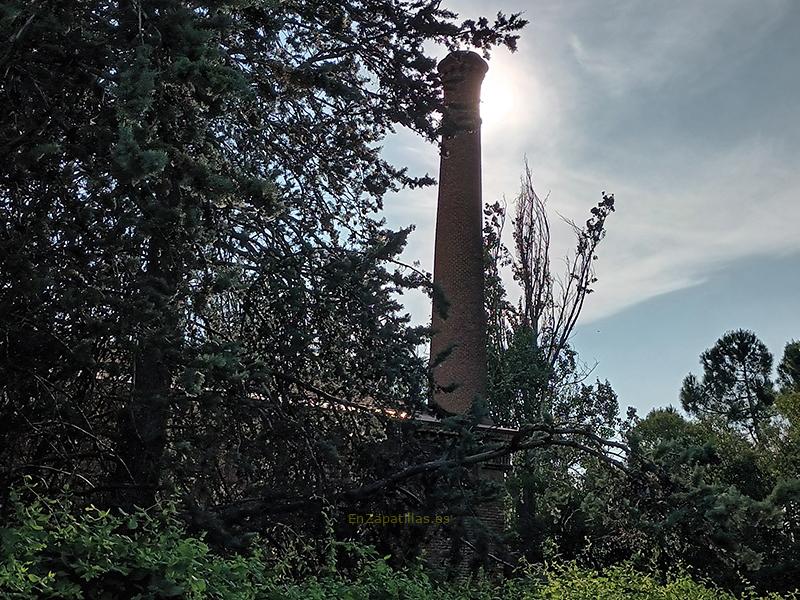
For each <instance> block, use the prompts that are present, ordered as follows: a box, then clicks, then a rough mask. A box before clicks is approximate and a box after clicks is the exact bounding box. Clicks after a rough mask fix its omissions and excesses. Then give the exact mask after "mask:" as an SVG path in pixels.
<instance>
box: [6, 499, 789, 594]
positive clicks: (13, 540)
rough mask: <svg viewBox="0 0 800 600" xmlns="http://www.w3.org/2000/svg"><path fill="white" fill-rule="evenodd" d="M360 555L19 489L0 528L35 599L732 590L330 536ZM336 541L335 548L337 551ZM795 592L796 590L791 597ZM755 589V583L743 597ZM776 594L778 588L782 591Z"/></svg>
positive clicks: (680, 578) (24, 589)
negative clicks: (304, 569) (232, 548)
mask: <svg viewBox="0 0 800 600" xmlns="http://www.w3.org/2000/svg"><path fill="white" fill-rule="evenodd" d="M330 543H331V544H333V545H338V546H339V547H340V548H339V549H341V550H343V551H345V552H349V553H350V554H351V555H352V554H355V555H357V556H358V557H359V565H360V566H359V568H357V569H355V570H351V571H349V572H348V574H347V575H345V574H343V573H340V572H337V571H336V569H335V565H328V568H327V569H326V570H325V571H324V572H321V573H320V574H318V575H316V576H305V577H303V578H302V579H293V578H290V577H288V576H286V575H285V574H284V573H285V572H286V569H283V568H282V565H281V562H280V560H278V561H277V562H276V561H275V560H274V559H273V558H272V557H269V560H268V557H267V556H266V554H265V553H264V551H263V550H262V549H261V548H260V547H259V543H258V541H257V540H256V542H255V543H254V544H253V546H252V549H251V550H250V552H249V553H248V554H246V555H244V554H241V555H234V556H220V555H218V554H216V553H214V552H213V551H212V549H211V548H210V547H209V546H208V545H207V544H206V543H205V542H204V541H203V539H202V537H198V536H192V535H189V534H188V533H187V532H186V530H185V529H184V527H183V525H182V523H181V522H180V520H179V519H178V517H177V516H176V510H175V506H174V505H173V504H169V503H167V504H163V505H161V506H158V507H156V508H154V509H151V510H147V511H144V510H140V511H138V512H136V513H135V514H130V515H128V514H125V513H122V512H116V513H114V512H111V511H108V510H101V509H99V508H96V507H94V506H89V507H85V508H82V509H80V510H77V509H76V508H75V507H74V506H73V505H71V504H70V503H69V502H68V501H67V500H64V499H60V500H53V499H48V498H44V497H42V496H38V495H37V496H36V498H35V499H34V500H33V501H31V502H27V503H22V502H21V501H19V500H16V501H15V503H14V507H13V514H12V517H11V519H9V523H8V524H7V526H6V527H4V528H2V529H0V559H1V560H0V596H2V597H3V598H9V599H29V598H30V599H32V598H75V599H83V598H87V599H88V598H102V599H104V600H114V599H122V598H125V599H128V598H148V599H150V598H152V599H163V598H187V599H199V598H204V599H205V598H210V599H220V600H251V599H252V600H279V599H280V600H283V599H285V600H313V599H319V600H323V599H328V598H332V599H334V598H335V599H342V600H384V599H385V600H388V599H397V600H400V599H408V600H433V599H437V600H503V599H508V600H512V599H514V600H516V599H522V600H596V599H604V600H605V599H608V600H615V599H629V598H641V599H657V600H658V599H662V600H706V599H719V600H729V599H730V600H734V598H735V597H734V596H733V595H731V594H729V593H726V592H722V591H719V590H716V589H715V588H713V587H710V586H707V585H704V584H703V583H700V582H697V581H695V580H693V579H691V578H690V577H689V576H688V575H686V574H679V575H676V576H674V577H673V578H671V579H669V580H667V581H665V582H662V581H659V580H658V579H657V578H655V577H653V576H651V575H648V574H643V573H641V572H638V571H636V570H634V569H633V568H632V567H631V566H629V565H621V566H618V567H614V568H612V569H607V570H605V571H603V572H596V571H592V570H587V569H583V568H580V567H578V566H577V565H575V564H572V563H570V564H565V565H557V566H549V567H546V568H542V567H532V566H531V567H527V568H525V569H523V570H521V572H520V575H521V576H520V577H517V578H513V579H507V580H502V581H497V580H491V579H488V578H485V577H478V578H475V579H473V580H471V581H463V582H460V583H458V584H452V583H449V584H441V583H437V582H435V581H434V580H432V579H431V578H430V577H429V576H428V575H427V574H426V572H425V570H424V569H423V568H422V567H421V566H420V565H415V566H413V567H411V568H408V569H393V568H391V567H389V565H388V564H387V563H386V559H387V558H388V557H380V556H378V555H377V554H376V553H375V551H374V550H373V549H371V548H367V547H363V546H356V545H355V544H349V543H338V542H333V541H331V542H330ZM335 554H336V553H335V552H334V553H331V556H335ZM792 597H794V596H792ZM745 598H748V599H755V598H757V596H756V595H755V594H752V593H751V594H749V595H747V596H745ZM770 598H776V599H777V598H780V597H779V596H777V595H774V596H770Z"/></svg>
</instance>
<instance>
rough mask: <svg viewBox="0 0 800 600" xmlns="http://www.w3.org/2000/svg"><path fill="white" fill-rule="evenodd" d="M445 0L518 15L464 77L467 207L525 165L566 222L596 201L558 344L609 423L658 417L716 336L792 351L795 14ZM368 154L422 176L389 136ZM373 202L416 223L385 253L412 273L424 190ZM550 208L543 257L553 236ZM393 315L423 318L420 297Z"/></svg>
mask: <svg viewBox="0 0 800 600" xmlns="http://www.w3.org/2000/svg"><path fill="white" fill-rule="evenodd" d="M445 6H447V7H448V8H451V9H452V10H454V11H455V12H458V13H459V14H460V15H461V16H462V17H464V18H466V17H474V16H477V15H480V14H484V13H488V14H489V15H491V14H492V13H493V12H496V11H497V10H503V11H505V12H524V13H525V17H526V18H527V19H529V20H530V21H531V23H530V24H529V25H528V27H526V28H525V30H524V31H523V34H522V38H521V40H520V44H519V51H518V52H517V53H515V54H510V53H508V52H506V51H497V52H495V53H494V55H493V57H492V59H491V61H490V69H489V73H488V75H487V78H486V80H485V82H484V86H483V98H484V102H483V105H482V112H483V120H484V126H483V180H484V187H483V194H484V201H494V200H497V199H500V198H502V197H503V196H505V197H506V198H507V199H508V201H509V203H511V202H512V201H513V198H514V196H515V195H516V193H517V190H518V188H519V176H520V172H521V169H522V165H523V157H524V156H526V155H527V157H528V161H529V163H530V166H531V169H532V171H533V175H534V184H535V185H536V188H537V191H538V193H539V195H540V196H543V195H545V194H547V193H548V192H549V193H550V202H549V206H550V208H551V209H552V210H553V211H555V212H557V213H559V214H561V215H564V216H565V217H569V218H572V219H574V220H576V221H578V222H581V221H582V220H584V219H585V218H586V216H587V215H588V211H589V209H590V208H591V207H592V206H593V205H594V204H595V203H596V202H597V201H598V200H599V199H600V197H601V196H600V194H601V192H602V191H603V190H606V191H609V192H613V193H614V194H615V196H616V199H617V209H618V210H617V212H616V213H615V214H614V215H612V217H611V219H610V221H609V223H608V230H609V231H608V236H607V238H606V240H605V241H604V242H603V244H602V247H601V249H600V252H599V255H600V259H599V261H598V263H597V276H598V278H599V282H598V283H597V285H596V287H595V289H596V292H595V293H594V294H592V295H591V297H590V298H589V302H588V304H587V306H586V309H585V312H584V314H583V317H582V320H581V322H580V325H579V328H578V330H577V332H576V335H575V337H574V339H573V345H574V346H575V347H576V349H577V350H578V351H579V352H580V353H581V356H582V358H583V360H584V361H586V362H588V363H592V364H593V363H594V362H597V367H596V369H595V372H594V373H595V375H596V376H597V377H600V378H608V379H609V380H610V381H611V383H612V385H613V386H614V388H615V389H616V390H617V392H618V393H619V395H620V404H621V405H622V407H623V410H624V407H626V406H628V405H632V406H635V407H637V408H638V409H639V411H640V413H645V412H646V411H647V410H648V409H649V408H651V407H653V406H664V405H667V404H670V403H677V393H678V389H679V387H680V384H681V381H682V379H683V377H684V376H685V375H686V373H687V372H688V371H689V370H696V369H697V367H698V356H699V354H700V352H702V351H703V350H704V349H706V348H708V347H710V346H711V345H712V344H713V343H714V342H715V341H716V339H717V338H718V337H719V336H720V335H721V334H722V333H724V332H725V331H726V330H730V329H735V328H740V327H743V328H750V329H753V330H754V331H755V332H756V333H757V334H758V335H759V336H760V337H761V338H762V339H763V341H764V342H765V343H766V344H767V345H768V346H769V348H770V349H771V350H772V352H773V353H774V354H775V355H776V359H778V358H779V357H780V354H781V352H782V349H783V345H784V344H785V343H786V342H787V341H789V340H790V339H800V310H798V306H800V302H798V300H800V235H798V229H799V227H798V224H800V197H798V195H799V194H798V190H800V118H798V117H799V116H800V115H798V112H800V111H799V110H798V106H799V105H800V66H798V57H800V2H796V1H794V0H758V1H754V0H724V1H723V0H720V1H712V0H704V1H702V2H694V1H689V0H682V1H676V2H661V3H654V2H648V3H644V2H614V1H610V0H609V1H602V2H601V1H597V0H591V1H590V0H575V1H565V0H562V1H552V2H551V1H545V2H537V3H526V2H520V1H518V0H504V1H503V2H499V3H497V4H494V5H492V6H491V7H489V8H486V5H485V4H484V5H483V6H484V7H483V8H482V7H481V5H480V4H479V3H477V2H470V1H466V0H455V1H453V0H451V1H450V2H447V1H445ZM443 56H444V54H443V53H442V57H443ZM385 150H386V154H387V156H388V157H389V158H390V159H392V160H393V161H395V162H397V163H400V164H405V165H409V166H410V167H411V169H412V170H414V171H416V172H417V173H421V172H428V173H431V174H432V175H434V176H436V174H437V171H438V154H437V149H436V148H435V147H433V146H430V145H426V144H424V143H422V142H420V141H419V140H418V139H415V138H414V137H413V136H411V135H409V134H408V133H406V132H402V131H401V132H398V134H397V135H395V136H393V137H392V138H391V139H390V140H388V141H387V143H386V144H385ZM385 206H386V216H387V218H388V220H389V222H390V223H391V224H392V225H396V226H400V225H406V224H409V223H414V224H415V225H416V226H417V229H416V231H415V233H414V234H413V235H412V238H411V240H410V244H409V247H408V249H407V250H406V253H405V258H406V259H407V260H409V261H415V260H416V261H419V262H420V264H421V265H422V266H423V267H424V268H426V269H428V270H430V269H431V268H432V261H433V231H434V224H435V210H436V190H435V189H434V188H428V189H425V190H414V191H410V190H407V191H403V192H400V193H398V194H397V195H395V196H392V197H390V198H388V199H387V201H386V205H385ZM555 212H554V213H552V220H553V225H554V231H553V248H552V251H551V254H552V256H553V257H556V258H558V257H561V256H563V255H564V254H565V253H566V252H567V251H568V250H569V248H570V247H571V246H572V244H573V240H572V238H571V237H570V232H569V230H568V229H567V228H566V227H565V226H561V225H560V224H558V217H557V216H556V214H555ZM555 268H557V267H555ZM406 306H407V307H408V309H409V311H410V312H411V313H412V315H413V316H414V317H415V319H416V320H417V321H419V322H426V321H427V320H428V319H429V313H430V309H429V307H428V303H427V300H426V299H425V298H423V297H417V296H409V297H408V298H407V299H406Z"/></svg>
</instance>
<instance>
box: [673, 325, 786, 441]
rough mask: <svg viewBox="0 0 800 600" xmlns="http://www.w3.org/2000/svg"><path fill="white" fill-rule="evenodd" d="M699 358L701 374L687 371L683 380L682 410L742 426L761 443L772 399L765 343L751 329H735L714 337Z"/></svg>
mask: <svg viewBox="0 0 800 600" xmlns="http://www.w3.org/2000/svg"><path fill="white" fill-rule="evenodd" d="M700 362H701V364H702V365H703V375H702V378H701V379H698V378H697V377H696V376H695V375H693V374H689V375H688V376H687V377H686V378H685V379H684V381H683V387H682V388H681V393H680V398H681V405H682V406H683V408H684V410H685V411H686V412H688V413H689V414H691V415H697V416H701V417H719V418H722V419H723V420H724V421H725V422H726V423H729V424H731V425H734V426H739V427H744V428H745V429H746V430H747V431H748V432H749V434H750V435H751V437H752V439H753V441H755V442H756V443H759V444H760V443H763V442H764V436H763V431H762V430H763V424H764V422H765V421H766V420H768V419H769V417H770V414H771V411H770V407H771V406H772V404H773V401H774V392H773V387H772V380H771V379H770V378H771V375H772V354H770V352H769V350H768V349H767V347H766V346H765V345H764V344H763V343H762V342H761V341H760V340H759V339H758V338H757V337H756V335H755V334H754V333H753V332H752V331H746V330H743V329H739V330H736V331H731V332H728V333H726V334H725V335H723V336H722V337H721V338H720V339H719V340H717V343H716V344H714V346H713V347H712V348H710V349H708V350H706V351H705V352H703V354H702V355H701V356H700Z"/></svg>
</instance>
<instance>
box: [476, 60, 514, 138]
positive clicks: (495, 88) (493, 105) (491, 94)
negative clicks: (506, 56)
mask: <svg viewBox="0 0 800 600" xmlns="http://www.w3.org/2000/svg"><path fill="white" fill-rule="evenodd" d="M515 106H516V90H515V89H514V85H513V79H512V77H510V76H509V74H508V73H506V72H505V70H504V69H502V68H501V69H496V70H494V71H493V70H492V69H491V68H490V69H489V72H488V73H487V74H486V79H485V80H484V81H483V85H482V86H481V120H482V122H483V126H484V127H495V126H497V125H500V124H501V123H503V122H504V121H507V120H508V119H510V118H512V116H513V112H514V108H515Z"/></svg>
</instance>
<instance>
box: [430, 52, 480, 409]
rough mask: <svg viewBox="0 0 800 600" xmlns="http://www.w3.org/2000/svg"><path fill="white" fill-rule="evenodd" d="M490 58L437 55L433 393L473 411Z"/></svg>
mask: <svg viewBox="0 0 800 600" xmlns="http://www.w3.org/2000/svg"><path fill="white" fill-rule="evenodd" d="M488 68H489V66H488V65H487V64H486V62H485V61H484V60H483V59H482V58H481V57H480V56H478V55H477V54H475V53H474V52H466V51H460V52H451V53H450V54H448V55H447V57H446V58H445V59H444V60H442V62H440V63H439V73H440V75H441V79H442V83H443V85H444V104H445V115H444V124H445V127H444V132H445V133H444V135H443V137H442V147H441V166H440V168H439V201H438V208H437V212H436V249H435V256H434V264H433V280H434V284H435V285H437V286H438V287H439V289H440V290H441V292H442V293H443V295H444V298H445V300H446V304H447V306H446V318H442V315H441V309H442V308H444V307H443V306H442V303H441V302H438V301H437V299H436V298H435V299H434V306H433V328H434V335H433V339H432V340H431V353H430V356H431V361H432V364H434V362H435V361H436V360H437V357H440V356H442V355H443V353H445V352H447V351H448V350H449V351H450V353H449V354H448V355H447V358H446V359H444V360H443V361H442V362H441V363H440V364H439V365H438V366H436V367H434V370H433V379H434V384H435V388H434V394H433V401H434V404H435V405H436V406H438V407H439V408H440V409H441V410H443V411H444V412H445V413H449V414H452V415H458V414H465V413H468V412H469V410H470V408H471V407H472V404H473V401H474V400H475V399H476V397H480V398H485V396H486V378H487V375H486V312H485V310H484V289H483V285H484V281H483V277H484V273H483V271H484V265H483V239H482V235H483V203H482V199H481V130H480V124H481V120H480V108H479V102H480V93H481V83H482V82H483V78H484V75H485V74H486V71H487V70H488Z"/></svg>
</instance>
